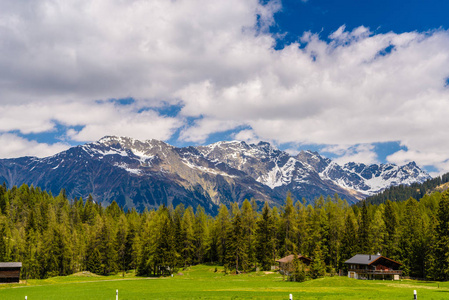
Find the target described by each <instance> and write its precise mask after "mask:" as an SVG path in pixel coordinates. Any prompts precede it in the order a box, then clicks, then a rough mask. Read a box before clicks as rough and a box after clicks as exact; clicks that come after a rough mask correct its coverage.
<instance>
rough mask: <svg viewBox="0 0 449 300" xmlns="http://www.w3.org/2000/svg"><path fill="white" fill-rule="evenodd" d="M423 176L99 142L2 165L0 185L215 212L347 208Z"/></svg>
mask: <svg viewBox="0 0 449 300" xmlns="http://www.w3.org/2000/svg"><path fill="white" fill-rule="evenodd" d="M428 178H430V177H429V175H428V174H427V173H425V172H423V171H422V170H421V169H419V167H418V166H416V164H414V163H409V164H408V165H405V166H401V167H399V166H396V165H391V164H387V165H371V166H366V165H364V164H357V163H349V164H346V165H344V166H340V165H338V164H336V163H335V162H332V161H331V160H330V159H328V158H323V157H321V156H320V155H319V154H318V153H315V152H310V151H303V152H301V153H299V154H298V155H297V156H291V155H289V154H288V153H286V152H284V151H280V150H278V149H275V148H274V147H272V146H271V145H270V144H268V143H263V142H261V143H259V144H257V145H255V144H246V143H245V142H238V141H232V142H219V143H215V144H211V145H207V146H198V147H186V148H176V147H173V146H171V145H168V144H166V143H164V142H161V141H157V140H147V141H139V140H135V139H132V138H126V137H105V138H103V139H101V140H100V141H98V142H95V143H90V144H86V145H82V146H77V147H73V148H70V149H69V150H67V151H64V152H61V153H59V154H57V155H55V156H52V157H46V158H42V159H38V158H34V157H23V158H17V159H2V160H0V182H3V181H4V182H5V183H6V184H7V185H8V186H9V187H12V186H13V185H21V184H23V183H27V184H29V185H31V184H33V185H34V186H36V187H37V186H38V187H40V188H42V189H45V190H47V191H50V192H52V193H54V194H57V193H59V191H60V190H61V189H62V188H64V189H65V190H66V193H67V195H68V196H69V197H70V198H73V197H87V196H88V195H89V194H91V195H92V196H93V197H94V199H95V200H96V201H99V202H101V203H103V204H105V205H107V204H109V203H110V202H112V201H113V200H115V201H117V202H118V203H119V205H121V206H123V207H124V208H128V209H130V208H133V207H135V208H136V209H138V210H140V211H141V210H143V209H145V208H152V207H157V206H159V205H161V204H166V205H171V204H173V205H177V204H179V203H183V204H184V205H186V206H188V205H192V206H193V207H196V206H198V205H201V206H203V207H204V208H205V209H206V211H208V212H209V213H215V212H216V210H217V208H218V205H219V204H220V203H224V204H229V203H230V202H234V201H236V202H242V201H243V200H244V199H250V198H254V199H256V201H258V202H260V203H263V202H265V201H268V202H269V203H271V204H274V205H277V204H282V203H283V202H284V199H285V197H286V195H287V193H288V192H291V193H292V196H293V197H294V198H296V199H302V198H305V199H306V200H308V201H313V199H315V198H316V197H319V196H321V195H324V196H327V195H331V196H333V195H334V194H335V193H338V194H339V195H340V197H342V198H345V199H346V200H348V202H350V203H353V202H356V201H358V200H359V199H362V198H364V197H366V196H368V195H371V194H373V193H376V192H378V191H380V190H382V189H384V188H386V187H388V186H390V185H398V184H410V183H412V182H423V181H425V180H426V179H428Z"/></svg>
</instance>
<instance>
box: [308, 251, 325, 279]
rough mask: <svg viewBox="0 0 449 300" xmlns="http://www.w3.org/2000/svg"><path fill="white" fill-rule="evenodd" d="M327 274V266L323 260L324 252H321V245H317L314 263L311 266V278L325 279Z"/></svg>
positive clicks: (314, 252)
mask: <svg viewBox="0 0 449 300" xmlns="http://www.w3.org/2000/svg"><path fill="white" fill-rule="evenodd" d="M325 274H326V265H325V263H324V260H323V252H322V251H321V245H320V243H317V244H316V247H315V250H314V251H313V261H312V264H311V265H310V277H311V278H312V279H316V278H319V277H323V276H324V275H325Z"/></svg>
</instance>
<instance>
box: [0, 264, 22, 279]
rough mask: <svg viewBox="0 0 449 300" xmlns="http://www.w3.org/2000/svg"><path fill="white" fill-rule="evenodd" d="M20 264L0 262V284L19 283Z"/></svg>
mask: <svg viewBox="0 0 449 300" xmlns="http://www.w3.org/2000/svg"><path fill="white" fill-rule="evenodd" d="M21 269H22V263H21V262H0V283H5V282H7V283H10V282H19V280H20V270H21Z"/></svg>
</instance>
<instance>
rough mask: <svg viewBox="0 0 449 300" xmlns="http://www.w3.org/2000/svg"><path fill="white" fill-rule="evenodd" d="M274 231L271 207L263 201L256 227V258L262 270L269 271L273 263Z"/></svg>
mask: <svg viewBox="0 0 449 300" xmlns="http://www.w3.org/2000/svg"><path fill="white" fill-rule="evenodd" d="M275 231H276V229H275V224H274V220H273V217H272V216H271V209H270V207H269V206H268V203H267V202H265V205H264V207H263V209H262V215H261V216H260V218H259V220H258V221H257V227H256V258H257V261H258V263H259V265H260V266H261V267H262V270H264V271H269V270H270V268H271V266H272V265H273V263H274V259H273V253H274V251H275V246H276V240H275Z"/></svg>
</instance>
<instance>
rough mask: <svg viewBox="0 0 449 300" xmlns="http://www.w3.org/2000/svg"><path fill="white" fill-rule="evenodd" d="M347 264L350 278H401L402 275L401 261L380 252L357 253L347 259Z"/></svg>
mask: <svg viewBox="0 0 449 300" xmlns="http://www.w3.org/2000/svg"><path fill="white" fill-rule="evenodd" d="M345 264H346V265H347V266H348V277H350V278H356V279H385V278H387V279H394V280H399V276H401V275H402V270H399V268H400V267H401V266H402V264H401V263H398V262H397V261H394V260H392V259H390V258H388V257H385V256H382V255H380V254H379V253H378V254H376V255H371V254H356V255H354V256H353V257H351V258H350V259H348V260H347V261H345Z"/></svg>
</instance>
